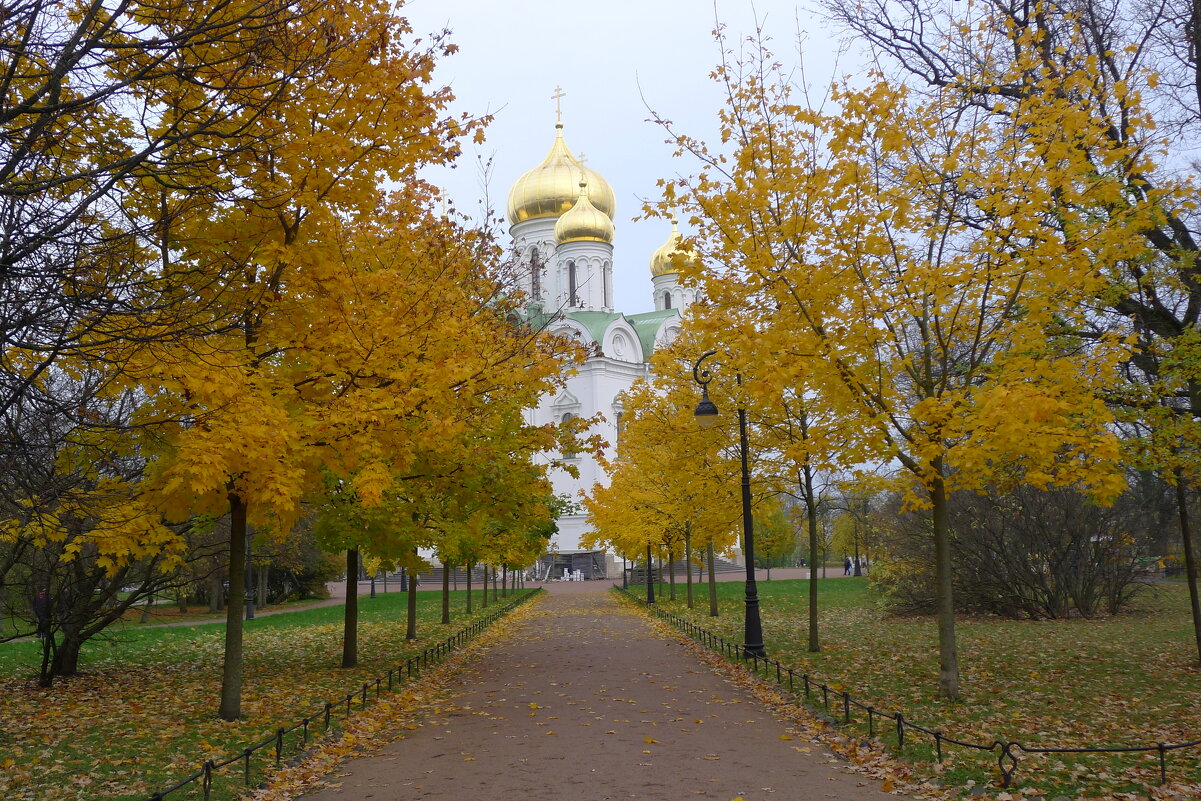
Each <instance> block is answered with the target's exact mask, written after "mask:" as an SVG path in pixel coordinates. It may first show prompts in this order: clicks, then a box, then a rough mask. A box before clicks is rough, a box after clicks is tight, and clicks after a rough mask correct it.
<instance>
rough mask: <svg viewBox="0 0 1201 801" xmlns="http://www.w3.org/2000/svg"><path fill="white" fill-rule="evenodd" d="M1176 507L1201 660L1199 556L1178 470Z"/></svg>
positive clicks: (1177, 469) (1182, 481)
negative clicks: (1194, 548)
mask: <svg viewBox="0 0 1201 801" xmlns="http://www.w3.org/2000/svg"><path fill="white" fill-rule="evenodd" d="M1175 472H1176V507H1177V509H1178V510H1179V514H1180V542H1181V545H1183V546H1184V574H1185V577H1186V578H1187V579H1188V594H1189V603H1190V605H1191V607H1192V611H1193V638H1194V639H1195V640H1196V642H1197V659H1198V660H1201V596H1199V595H1198V592H1197V555H1196V552H1195V551H1194V550H1193V531H1192V523H1191V521H1190V520H1189V514H1188V487H1187V486H1186V485H1185V482H1184V472H1183V471H1182V470H1181V469H1180V468H1176V471H1175Z"/></svg>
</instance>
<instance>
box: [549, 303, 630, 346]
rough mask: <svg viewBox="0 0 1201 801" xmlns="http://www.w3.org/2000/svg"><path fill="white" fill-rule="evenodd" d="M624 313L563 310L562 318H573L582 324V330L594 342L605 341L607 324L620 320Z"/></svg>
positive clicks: (602, 342)
mask: <svg viewBox="0 0 1201 801" xmlns="http://www.w3.org/2000/svg"><path fill="white" fill-rule="evenodd" d="M624 316H625V315H623V314H620V313H619V312H598V311H569V312H563V318H564V319H566V320H575V321H576V322H577V323H579V324H580V325H582V326H584V330H585V331H587V332H588V335H589V336H591V337H592V339H593V341H594V342H600V343H601V344H604V342H605V332H606V331H608V330H609V326H610V325H612V324H613V321H614V320H620V319H621V318H622V317H624Z"/></svg>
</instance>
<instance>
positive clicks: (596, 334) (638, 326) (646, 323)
mask: <svg viewBox="0 0 1201 801" xmlns="http://www.w3.org/2000/svg"><path fill="white" fill-rule="evenodd" d="M679 316H680V311H679V309H664V310H663V311H652V312H641V313H639V314H621V313H620V312H600V311H564V312H562V313H561V314H547V313H546V312H544V311H542V309H541V308H539V307H536V306H532V307H530V308H529V309H527V311H526V319H527V321H528V322H529V324H530V325H531V326H533V327H534V328H537V329H542V328H549V327H550V325H551V323H553V322H554V320H555V319H556V318H558V317H562V318H563V319H565V320H573V321H574V322H576V323H577V324H579V325H580V326H582V327H583V328H584V330H585V331H587V332H588V335H589V336H591V337H592V339H593V341H595V342H599V343H601V344H604V341H605V332H606V331H608V330H609V326H611V325H613V323H614V321H616V320H621V319H624V320H625V321H626V322H627V323H629V324H630V326H631V327H632V328H633V329H634V333H635V334H637V336H638V341H639V343H641V345H642V353H643V355H644V356H645V357H648V358H649V357H650V355H651V353H652V352H653V351H654V349H655V335H656V334H658V333H659V329H660V328H662V327H663V323H665V322H667V321H668V320H670V319H671V318H673V317H679Z"/></svg>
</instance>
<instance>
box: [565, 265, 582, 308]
mask: <svg viewBox="0 0 1201 801" xmlns="http://www.w3.org/2000/svg"><path fill="white" fill-rule="evenodd" d="M578 300H579V299H578V298H577V297H576V285H575V262H574V261H569V262H567V305H568V306H578V305H579V302H578Z"/></svg>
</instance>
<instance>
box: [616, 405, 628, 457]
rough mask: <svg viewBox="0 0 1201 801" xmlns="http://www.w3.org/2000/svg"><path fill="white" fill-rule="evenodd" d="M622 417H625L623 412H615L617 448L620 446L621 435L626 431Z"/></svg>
mask: <svg viewBox="0 0 1201 801" xmlns="http://www.w3.org/2000/svg"><path fill="white" fill-rule="evenodd" d="M624 417H625V412H618V413H617V447H618V448H620V447H621V435H622V434H624V433H625V431H626V424H625V420H623V419H622V418H624Z"/></svg>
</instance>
